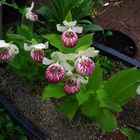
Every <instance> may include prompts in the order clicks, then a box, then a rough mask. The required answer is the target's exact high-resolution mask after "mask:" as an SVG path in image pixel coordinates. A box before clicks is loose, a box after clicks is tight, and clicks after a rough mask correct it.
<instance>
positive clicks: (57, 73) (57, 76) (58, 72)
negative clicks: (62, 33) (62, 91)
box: [42, 52, 73, 83]
mask: <svg viewBox="0 0 140 140" xmlns="http://www.w3.org/2000/svg"><path fill="white" fill-rule="evenodd" d="M51 58H52V59H51V60H50V59H48V58H45V57H44V58H43V61H42V63H43V64H45V65H50V64H51V65H50V66H49V67H48V68H47V70H46V79H47V80H48V81H49V82H51V83H58V82H60V81H61V80H62V79H63V78H64V77H65V71H70V70H72V69H73V67H72V66H71V65H69V64H68V63H67V60H66V56H65V54H63V53H61V52H54V53H52V55H51Z"/></svg>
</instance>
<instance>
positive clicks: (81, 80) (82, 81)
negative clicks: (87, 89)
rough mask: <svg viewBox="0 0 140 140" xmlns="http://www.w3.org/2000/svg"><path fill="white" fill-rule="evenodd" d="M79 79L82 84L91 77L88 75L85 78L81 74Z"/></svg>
mask: <svg viewBox="0 0 140 140" xmlns="http://www.w3.org/2000/svg"><path fill="white" fill-rule="evenodd" d="M77 80H78V81H79V82H80V83H82V84H87V83H88V80H89V78H88V77H86V78H83V77H82V76H80V75H79V76H78V78H77Z"/></svg>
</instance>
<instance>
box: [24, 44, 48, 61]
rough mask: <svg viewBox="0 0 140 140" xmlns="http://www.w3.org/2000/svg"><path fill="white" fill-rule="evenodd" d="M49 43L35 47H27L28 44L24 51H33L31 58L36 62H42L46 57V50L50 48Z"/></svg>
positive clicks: (25, 45)
mask: <svg viewBox="0 0 140 140" xmlns="http://www.w3.org/2000/svg"><path fill="white" fill-rule="evenodd" d="M48 46H49V45H48V42H46V43H45V44H43V43H39V44H35V45H27V44H26V43H25V44H24V49H25V50H26V51H31V58H32V59H33V60H34V61H36V62H42V60H43V57H44V56H45V52H44V49H47V48H48Z"/></svg>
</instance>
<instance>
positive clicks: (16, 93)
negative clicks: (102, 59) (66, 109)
mask: <svg viewBox="0 0 140 140" xmlns="http://www.w3.org/2000/svg"><path fill="white" fill-rule="evenodd" d="M119 66H120V67H119ZM126 68H127V67H125V66H124V65H123V64H122V63H121V64H120V63H118V66H117V68H114V70H112V72H111V73H109V74H108V77H109V76H110V75H113V73H115V72H117V71H120V70H121V69H126ZM0 81H1V82H0V93H1V94H3V95H5V96H6V97H8V98H9V100H10V101H11V102H12V104H13V105H14V106H15V107H16V109H17V110H18V111H19V112H21V113H22V114H23V115H24V116H25V117H26V118H28V119H29V120H31V121H32V122H33V123H34V124H35V125H36V126H37V127H38V128H39V129H40V130H41V131H43V132H44V133H45V134H46V136H49V137H50V138H51V139H52V140H108V138H110V134H108V135H109V136H102V134H101V131H100V130H99V129H98V126H97V124H96V123H95V122H94V121H89V120H87V119H85V118H83V117H82V116H80V115H78V116H77V117H76V118H75V119H74V120H73V121H72V122H70V121H68V120H67V118H65V117H64V115H63V114H62V113H61V112H60V111H59V109H58V107H57V106H56V104H55V102H54V101H52V100H48V101H47V102H46V101H43V100H42V99H41V96H40V95H41V93H42V90H41V89H42V85H41V84H40V85H38V84H35V83H31V82H27V81H26V80H25V79H23V78H22V77H20V76H17V75H16V74H15V73H14V72H12V71H11V70H10V69H7V68H5V67H0ZM40 87H41V88H40ZM139 110H140V97H136V98H135V99H133V101H131V102H130V103H129V104H128V105H126V106H125V107H124V112H123V113H120V114H117V117H118V121H119V127H122V126H128V127H133V128H137V127H139V126H140V118H139V116H140V112H139ZM138 131H139V130H138ZM113 133H114V132H113ZM116 133H117V134H116ZM115 134H116V135H118V132H115ZM114 136H115V135H114ZM46 138H47V137H46ZM112 140H116V139H115V137H114V138H112ZM124 140H125V139H124Z"/></svg>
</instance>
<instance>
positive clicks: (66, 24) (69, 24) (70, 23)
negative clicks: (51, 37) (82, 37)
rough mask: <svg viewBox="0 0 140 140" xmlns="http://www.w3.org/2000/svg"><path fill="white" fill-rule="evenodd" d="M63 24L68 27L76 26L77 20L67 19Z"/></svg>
mask: <svg viewBox="0 0 140 140" xmlns="http://www.w3.org/2000/svg"><path fill="white" fill-rule="evenodd" d="M63 24H64V25H65V26H67V27H74V26H75V25H76V24H77V21H76V20H75V21H70V22H67V21H66V20H64V21H63Z"/></svg>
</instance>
